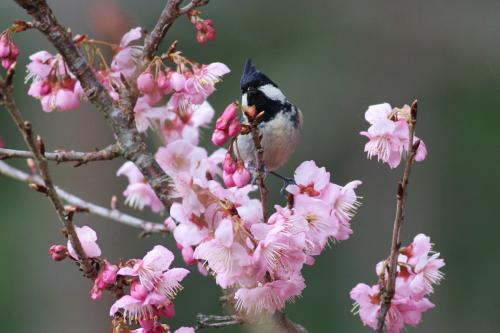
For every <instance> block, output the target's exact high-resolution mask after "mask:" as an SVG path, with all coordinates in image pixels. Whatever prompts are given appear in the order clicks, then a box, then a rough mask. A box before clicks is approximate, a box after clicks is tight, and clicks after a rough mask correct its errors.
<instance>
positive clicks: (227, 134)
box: [212, 103, 241, 146]
mask: <svg viewBox="0 0 500 333" xmlns="http://www.w3.org/2000/svg"><path fill="white" fill-rule="evenodd" d="M240 130H241V123H240V121H239V119H238V105H237V104H236V103H231V104H229V105H228V106H227V107H226V109H225V110H224V112H223V113H222V115H221V116H220V117H219V119H217V121H216V123H215V130H214V133H213V134H212V143H213V144H214V145H216V146H222V145H224V144H225V143H226V141H227V140H228V139H229V138H234V137H235V136H236V135H238V134H239V133H240Z"/></svg>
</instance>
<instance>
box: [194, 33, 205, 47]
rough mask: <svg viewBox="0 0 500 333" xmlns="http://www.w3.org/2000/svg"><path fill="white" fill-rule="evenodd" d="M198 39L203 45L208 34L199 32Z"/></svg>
mask: <svg viewBox="0 0 500 333" xmlns="http://www.w3.org/2000/svg"><path fill="white" fill-rule="evenodd" d="M196 40H197V41H198V43H200V44H201V45H203V44H205V43H206V42H207V36H206V35H205V34H204V33H201V32H199V33H197V34H196Z"/></svg>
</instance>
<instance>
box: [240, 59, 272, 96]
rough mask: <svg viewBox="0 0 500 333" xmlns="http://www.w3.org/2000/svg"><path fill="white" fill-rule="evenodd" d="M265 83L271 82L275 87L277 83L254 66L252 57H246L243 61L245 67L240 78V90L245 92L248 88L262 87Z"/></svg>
mask: <svg viewBox="0 0 500 333" xmlns="http://www.w3.org/2000/svg"><path fill="white" fill-rule="evenodd" d="M266 84H272V85H273V86H275V87H277V85H276V84H275V83H274V82H273V81H271V79H270V78H268V77H267V75H266V74H264V73H262V72H261V71H259V70H258V69H257V68H256V67H255V64H254V63H253V62H252V59H247V61H246V62H245V68H244V69H243V75H242V76H241V80H240V87H241V92H242V93H245V92H247V91H248V90H249V89H257V88H258V87H262V86H264V85H266Z"/></svg>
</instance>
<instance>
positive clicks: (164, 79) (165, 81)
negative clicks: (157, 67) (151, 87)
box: [156, 72, 172, 95]
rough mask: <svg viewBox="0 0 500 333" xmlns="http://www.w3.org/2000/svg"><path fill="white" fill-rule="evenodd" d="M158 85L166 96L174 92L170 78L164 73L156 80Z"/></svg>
mask: <svg viewBox="0 0 500 333" xmlns="http://www.w3.org/2000/svg"><path fill="white" fill-rule="evenodd" d="M156 84H157V85H158V88H160V89H161V91H162V93H163V94H164V95H166V94H169V93H171V92H172V86H171V84H170V78H169V77H168V76H167V75H165V74H164V73H163V72H160V73H158V77H157V78H156Z"/></svg>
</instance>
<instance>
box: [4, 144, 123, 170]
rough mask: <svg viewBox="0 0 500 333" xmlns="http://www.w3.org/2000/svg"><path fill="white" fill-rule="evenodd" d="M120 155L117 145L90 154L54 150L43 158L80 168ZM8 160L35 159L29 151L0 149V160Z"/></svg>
mask: <svg viewBox="0 0 500 333" xmlns="http://www.w3.org/2000/svg"><path fill="white" fill-rule="evenodd" d="M120 154H121V149H120V147H119V146H118V145H117V144H113V145H110V146H108V147H106V148H104V149H102V150H96V151H90V152H77V151H73V150H71V151H64V150H56V151H54V152H45V153H44V156H45V158H46V159H47V160H48V161H54V162H57V163H61V162H78V163H77V164H76V165H75V166H80V165H82V164H86V163H88V162H93V161H106V160H112V159H114V158H116V157H118V156H120ZM9 158H35V155H34V154H33V153H32V152H30V151H25V150H15V149H6V148H0V160H5V159H9Z"/></svg>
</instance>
